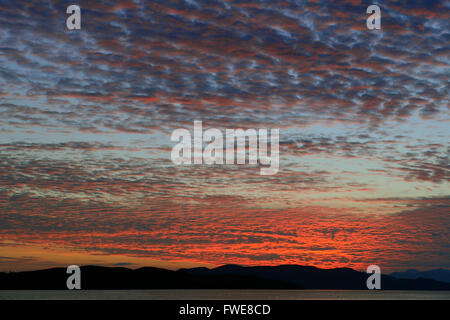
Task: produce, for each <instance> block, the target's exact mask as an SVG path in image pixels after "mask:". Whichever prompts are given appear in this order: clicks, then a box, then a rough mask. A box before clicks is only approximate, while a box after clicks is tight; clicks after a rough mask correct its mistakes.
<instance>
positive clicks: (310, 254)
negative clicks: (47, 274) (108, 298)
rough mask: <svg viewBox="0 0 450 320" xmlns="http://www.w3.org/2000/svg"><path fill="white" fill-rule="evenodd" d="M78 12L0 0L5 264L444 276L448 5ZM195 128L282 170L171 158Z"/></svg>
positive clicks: (90, 4)
mask: <svg viewBox="0 0 450 320" xmlns="http://www.w3.org/2000/svg"><path fill="white" fill-rule="evenodd" d="M72 3H74V2H72V1H34V0H33V1H32V0H28V1H5V0H0V163H1V165H0V270H1V271H4V270H27V269H36V268H43V267H49V266H57V265H62V266H64V265H65V266H67V265H69V264H80V265H82V264H87V263H89V264H103V265H127V266H130V267H138V266H143V265H152V266H160V267H167V268H172V269H176V268H179V267H186V266H195V265H204V266H216V265H221V264H226V263H236V264H245V265H275V264H302V265H314V266H318V267H324V268H331V267H352V268H356V269H365V268H366V267H367V266H368V265H370V264H378V265H379V266H380V267H381V269H382V271H394V270H400V269H406V268H418V269H430V268H441V267H442V268H450V214H449V212H450V209H449V208H450V193H449V177H450V165H449V150H450V145H449V136H450V123H449V120H450V114H449V101H450V96H449V85H450V68H449V63H450V59H449V53H450V52H449V51H450V45H449V43H450V28H449V27H450V14H449V12H450V10H449V9H450V3H449V2H444V1H425V0H422V1H375V0H373V1H368V2H367V1H359V0H352V1H344V0H342V1H334V2H329V1H322V0H317V1H312V0H311V1H294V0H292V1H273V0H267V1H231V0H230V1H226V0H218V1H216V0H208V1H207V0H203V1H200V0H185V1H182V0H179V1H172V0H164V1H142V0H118V1H78V2H75V3H77V4H78V5H79V6H80V7H81V30H72V31H70V30H67V28H66V18H67V17H68V15H67V14H66V8H67V6H68V5H70V4H72ZM370 4H379V5H380V7H381V14H382V20H381V24H382V29H381V30H368V29H367V27H366V19H367V17H368V15H367V14H366V8H367V7H368V6H369V5H370ZM194 120H201V121H203V126H204V128H205V129H207V128H212V127H214V128H219V129H221V130H224V129H225V128H269V129H270V128H280V169H279V172H278V173H277V174H276V175H273V176H261V175H260V174H259V169H258V168H257V166H252V165H216V166H213V165H190V166H188V165H185V166H176V165H174V164H173V163H172V161H171V159H170V152H171V148H172V147H173V145H174V143H173V142H171V141H170V135H171V133H172V131H173V130H174V129H176V128H186V129H189V130H192V128H193V121H194Z"/></svg>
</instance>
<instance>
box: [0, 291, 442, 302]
mask: <svg viewBox="0 0 450 320" xmlns="http://www.w3.org/2000/svg"><path fill="white" fill-rule="evenodd" d="M0 300H450V291H397V290H395V291H389V290H380V291H379V290H0Z"/></svg>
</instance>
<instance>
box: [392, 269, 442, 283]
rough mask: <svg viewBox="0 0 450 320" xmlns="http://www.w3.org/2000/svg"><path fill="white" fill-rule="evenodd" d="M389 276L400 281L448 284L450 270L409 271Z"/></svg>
mask: <svg viewBox="0 0 450 320" xmlns="http://www.w3.org/2000/svg"><path fill="white" fill-rule="evenodd" d="M391 276H393V277H396V278H401V279H418V278H425V279H433V280H436V281H441V282H448V283H450V270H446V269H433V270H427V271H418V270H415V269H409V270H406V271H402V272H393V273H391Z"/></svg>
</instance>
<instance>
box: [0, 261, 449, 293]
mask: <svg viewBox="0 0 450 320" xmlns="http://www.w3.org/2000/svg"><path fill="white" fill-rule="evenodd" d="M69 276H70V275H69V274H67V273H66V269H65V268H53V269H46V270H37V271H26V272H12V273H0V289H38V290H42V289H54V290H56V289H67V287H66V280H67V278H68V277H69ZM368 277H369V275H368V274H366V273H364V272H359V271H355V270H353V269H350V268H336V269H320V268H316V267H309V266H298V265H280V266H256V267H244V266H239V265H224V266H220V267H217V268H213V269H208V268H192V269H180V270H178V271H172V270H166V269H161V268H154V267H143V268H139V269H135V270H133V269H128V268H124V267H100V266H84V267H81V288H82V289H340V290H345V289H353V290H365V289H367V287H366V280H367V278H368ZM381 288H382V289H385V290H450V283H445V282H440V281H436V280H432V279H425V278H417V279H399V278H395V277H392V276H389V275H382V276H381Z"/></svg>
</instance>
